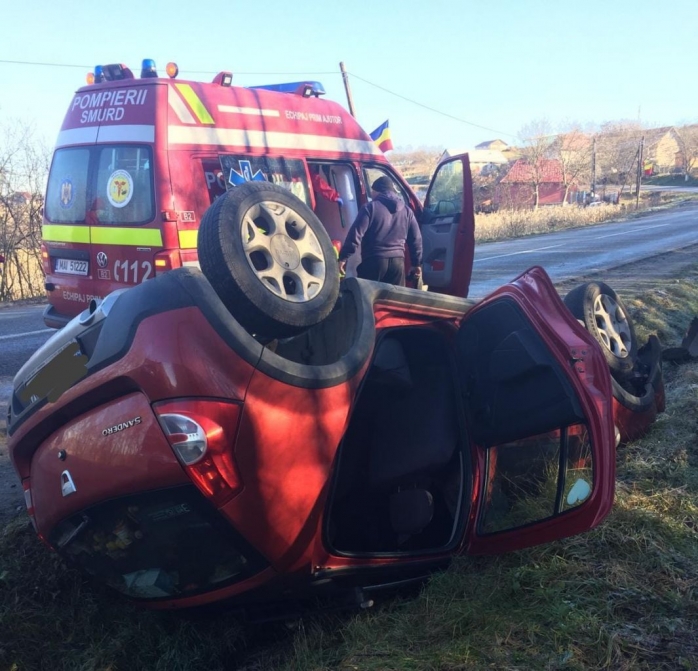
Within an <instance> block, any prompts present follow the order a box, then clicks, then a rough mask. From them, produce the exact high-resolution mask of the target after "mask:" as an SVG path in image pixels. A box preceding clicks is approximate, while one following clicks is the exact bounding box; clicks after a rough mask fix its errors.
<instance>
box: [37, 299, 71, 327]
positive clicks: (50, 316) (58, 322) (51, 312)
mask: <svg viewBox="0 0 698 671" xmlns="http://www.w3.org/2000/svg"><path fill="white" fill-rule="evenodd" d="M71 319H72V317H70V316H68V315H64V314H61V313H60V312H58V311H57V310H56V308H55V307H54V306H53V305H47V306H46V309H45V310H44V324H46V326H48V327H49V328H50V329H62V328H63V327H64V326H65V325H66V324H67V323H68V322H69V321H70V320H71Z"/></svg>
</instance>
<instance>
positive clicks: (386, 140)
mask: <svg viewBox="0 0 698 671" xmlns="http://www.w3.org/2000/svg"><path fill="white" fill-rule="evenodd" d="M371 139H372V140H373V141H374V142H375V143H376V144H377V145H378V148H379V149H380V150H381V151H383V152H385V151H390V150H391V149H392V148H393V142H392V140H391V139H390V128H388V122H387V121H385V122H384V123H382V124H381V125H380V126H378V128H376V130H374V131H373V133H371Z"/></svg>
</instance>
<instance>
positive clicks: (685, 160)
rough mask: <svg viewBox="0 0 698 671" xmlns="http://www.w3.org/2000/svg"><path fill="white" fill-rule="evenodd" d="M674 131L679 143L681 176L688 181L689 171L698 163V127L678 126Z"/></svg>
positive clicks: (695, 125)
mask: <svg viewBox="0 0 698 671" xmlns="http://www.w3.org/2000/svg"><path fill="white" fill-rule="evenodd" d="M674 130H675V131H676V136H677V138H678V141H679V149H680V151H681V164H682V168H683V174H684V177H685V179H686V181H688V179H689V177H690V176H691V170H693V168H694V167H695V165H696V163H698V125H697V124H692V125H690V126H679V127H677V128H675V129H674Z"/></svg>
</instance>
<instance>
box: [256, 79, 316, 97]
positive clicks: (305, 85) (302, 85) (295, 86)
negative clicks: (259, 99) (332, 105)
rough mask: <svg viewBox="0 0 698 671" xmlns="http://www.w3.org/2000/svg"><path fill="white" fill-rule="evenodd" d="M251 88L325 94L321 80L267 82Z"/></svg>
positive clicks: (304, 93)
mask: <svg viewBox="0 0 698 671" xmlns="http://www.w3.org/2000/svg"><path fill="white" fill-rule="evenodd" d="M247 88H250V89H264V90H265V91H276V92H277V93H295V94H297V95H303V96H306V97H308V96H311V95H313V96H315V97H318V96H323V95H325V87H324V86H323V85H322V84H321V83H320V82H288V83H287V84H265V85H264V86H248V87H247Z"/></svg>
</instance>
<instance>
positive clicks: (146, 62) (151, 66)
mask: <svg viewBox="0 0 698 671" xmlns="http://www.w3.org/2000/svg"><path fill="white" fill-rule="evenodd" d="M157 76H158V71H157V70H156V68H155V61H154V60H153V59H152V58H144V59H143V63H142V65H141V79H145V78H146V77H157Z"/></svg>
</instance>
